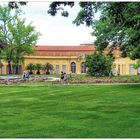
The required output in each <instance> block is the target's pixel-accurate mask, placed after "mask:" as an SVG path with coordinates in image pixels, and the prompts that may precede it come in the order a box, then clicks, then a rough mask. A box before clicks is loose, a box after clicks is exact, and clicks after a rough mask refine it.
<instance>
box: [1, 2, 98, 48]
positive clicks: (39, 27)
mask: <svg viewBox="0 0 140 140" xmlns="http://www.w3.org/2000/svg"><path fill="white" fill-rule="evenodd" d="M0 4H1V5H2V4H3V3H2V2H0ZM49 4H50V2H28V3H27V5H26V6H22V10H23V12H24V13H25V15H24V18H26V22H27V24H28V23H30V22H32V25H34V26H35V27H36V31H38V32H40V33H41V36H40V37H39V39H38V42H37V45H63V46H64V45H80V44H83V43H91V42H94V41H95V39H96V38H95V37H93V36H91V33H92V32H93V29H92V28H91V27H86V26H85V25H80V26H76V25H74V24H72V21H73V20H74V19H75V17H76V15H77V12H78V11H79V9H80V7H79V6H78V3H77V4H76V5H75V6H74V7H73V8H72V9H71V8H70V7H66V9H67V10H68V11H69V17H68V18H66V17H62V16H61V15H60V14H58V15H56V16H51V15H49V14H47V10H48V7H49ZM97 17H98V15H97Z"/></svg>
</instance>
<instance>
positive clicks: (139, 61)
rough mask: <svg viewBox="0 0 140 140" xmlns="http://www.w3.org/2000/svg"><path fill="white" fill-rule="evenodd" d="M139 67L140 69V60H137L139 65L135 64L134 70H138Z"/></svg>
mask: <svg viewBox="0 0 140 140" xmlns="http://www.w3.org/2000/svg"><path fill="white" fill-rule="evenodd" d="M138 67H140V59H138V60H137V63H136V64H134V68H135V69H137V68H138Z"/></svg>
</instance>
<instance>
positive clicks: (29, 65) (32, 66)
mask: <svg viewBox="0 0 140 140" xmlns="http://www.w3.org/2000/svg"><path fill="white" fill-rule="evenodd" d="M26 69H27V70H29V71H30V72H29V73H30V74H33V70H35V64H33V63H29V64H28V65H27V66H26Z"/></svg>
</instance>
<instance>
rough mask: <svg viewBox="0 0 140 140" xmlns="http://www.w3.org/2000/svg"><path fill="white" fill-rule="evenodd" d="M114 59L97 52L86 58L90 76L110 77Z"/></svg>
mask: <svg viewBox="0 0 140 140" xmlns="http://www.w3.org/2000/svg"><path fill="white" fill-rule="evenodd" d="M113 61H114V57H112V56H110V55H104V54H102V52H95V53H94V54H91V55H87V56H86V66H87V68H88V74H90V75H91V76H96V77H98V76H109V74H110V72H111V69H112V64H113Z"/></svg>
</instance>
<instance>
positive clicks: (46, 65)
mask: <svg viewBox="0 0 140 140" xmlns="http://www.w3.org/2000/svg"><path fill="white" fill-rule="evenodd" d="M42 69H43V70H46V74H50V72H49V71H50V70H53V65H52V64H50V63H46V64H45V65H43V68H42Z"/></svg>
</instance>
